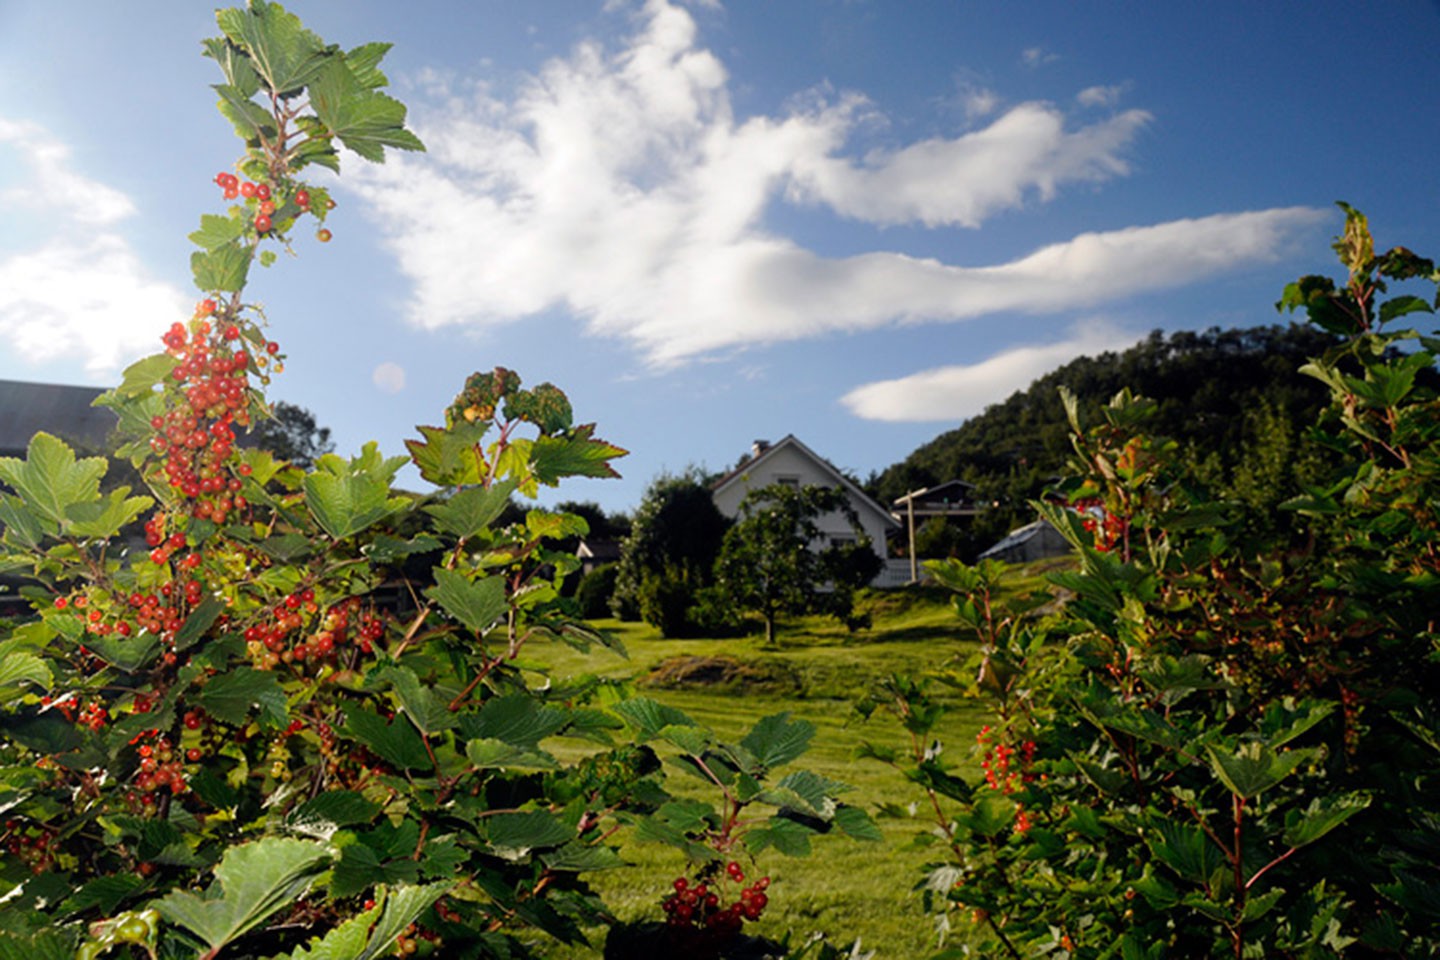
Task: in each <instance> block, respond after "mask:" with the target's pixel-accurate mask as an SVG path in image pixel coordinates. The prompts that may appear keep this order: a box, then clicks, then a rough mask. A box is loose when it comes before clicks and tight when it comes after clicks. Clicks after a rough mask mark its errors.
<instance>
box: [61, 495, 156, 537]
mask: <svg viewBox="0 0 1440 960" xmlns="http://www.w3.org/2000/svg"><path fill="white" fill-rule="evenodd" d="M154 504H155V501H154V500H153V499H152V498H150V497H132V496H130V488H129V487H117V488H116V489H114V490H111V491H110V494H109V496H102V497H101V498H100V499H99V500H92V501H90V502H89V503H77V504H73V505H71V506H70V507H68V508H66V510H65V519H66V521H67V523H66V527H67V529H68V530H69V531H70V533H71V534H73V535H75V536H77V537H86V538H88V539H92V540H108V539H110V538H111V537H113V536H115V535H116V534H118V533H119V532H120V530H121V528H123V527H124V526H125V525H126V524H129V523H130V522H131V521H133V520H134V519H135V518H136V517H138V516H140V514H142V513H144V512H145V511H146V510H148V509H150V507H152V506H153V505H154Z"/></svg>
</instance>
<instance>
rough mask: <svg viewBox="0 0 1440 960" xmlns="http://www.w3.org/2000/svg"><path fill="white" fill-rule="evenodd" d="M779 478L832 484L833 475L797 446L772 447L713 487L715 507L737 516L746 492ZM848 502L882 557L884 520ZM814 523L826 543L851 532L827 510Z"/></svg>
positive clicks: (841, 517) (798, 483)
mask: <svg viewBox="0 0 1440 960" xmlns="http://www.w3.org/2000/svg"><path fill="white" fill-rule="evenodd" d="M781 481H785V482H790V481H794V482H795V484H796V486H801V487H805V486H820V487H833V486H835V480H834V477H833V476H832V475H831V474H830V473H829V472H828V471H826V470H825V469H824V468H823V467H821V466H820V465H819V464H817V463H816V462H815V461H814V460H812V459H811V458H810V457H808V456H806V455H805V454H804V453H803V452H801V451H800V450H798V449H796V448H795V447H792V446H783V447H775V448H772V449H771V450H770V451H769V452H768V453H767V454H766V455H765V457H764V458H763V460H761V462H760V463H759V464H757V465H756V466H755V468H754V469H750V468H744V469H742V472H741V475H740V476H738V477H736V478H735V481H734V482H733V483H730V484H728V485H726V486H725V487H724V488H722V489H720V490H717V491H715V495H714V496H715V507H716V509H718V510H719V511H720V512H721V513H723V514H725V516H727V517H730V518H731V519H734V518H735V517H737V516H739V514H740V501H741V500H743V499H745V495H746V494H747V493H749V492H750V491H751V490H758V489H760V488H762V487H768V486H770V484H772V483H779V482H781ZM852 506H853V507H854V508H855V513H856V515H857V517H858V518H859V520H860V526H861V528H862V529H863V530H864V531H865V533H866V535H867V536H868V537H869V538H870V544H871V546H872V547H873V548H874V550H875V553H876V554H877V555H878V556H880V557H881V558H882V559H883V558H884V556H885V532H886V529H887V525H886V523H885V520H884V519H882V518H881V517H879V516H877V515H876V514H875V511H874V510H872V509H869V508H868V507H866V506H865V505H864V504H862V503H859V502H854V503H852ZM816 525H817V526H818V527H819V528H820V532H821V534H822V535H823V536H824V537H825V538H826V542H827V545H828V542H829V538H831V537H843V538H846V539H849V538H851V537H853V536H854V535H855V533H854V530H853V529H852V528H851V526H850V521H849V520H847V519H846V518H845V516H844V515H843V514H841V513H827V514H825V515H823V516H821V517H819V518H817V519H816Z"/></svg>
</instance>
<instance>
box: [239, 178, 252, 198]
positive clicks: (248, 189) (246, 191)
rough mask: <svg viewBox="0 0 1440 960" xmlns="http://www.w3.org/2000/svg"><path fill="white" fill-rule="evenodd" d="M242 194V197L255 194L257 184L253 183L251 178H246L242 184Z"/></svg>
mask: <svg viewBox="0 0 1440 960" xmlns="http://www.w3.org/2000/svg"><path fill="white" fill-rule="evenodd" d="M240 195H241V196H242V197H253V196H255V184H253V183H251V182H250V181H249V180H246V181H245V182H244V183H242V184H240Z"/></svg>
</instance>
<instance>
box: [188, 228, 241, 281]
mask: <svg viewBox="0 0 1440 960" xmlns="http://www.w3.org/2000/svg"><path fill="white" fill-rule="evenodd" d="M190 273H191V274H192V275H193V276H194V278H195V286H197V287H199V288H200V289H201V290H203V291H205V292H206V293H211V292H215V291H220V292H224V293H237V292H239V291H240V290H243V289H244V288H245V279H246V277H247V276H249V273H250V250H249V248H247V247H244V246H241V244H240V242H239V241H238V240H234V241H231V242H230V243H227V244H224V245H223V246H219V247H216V248H215V249H214V250H196V251H195V252H194V253H192V254H190Z"/></svg>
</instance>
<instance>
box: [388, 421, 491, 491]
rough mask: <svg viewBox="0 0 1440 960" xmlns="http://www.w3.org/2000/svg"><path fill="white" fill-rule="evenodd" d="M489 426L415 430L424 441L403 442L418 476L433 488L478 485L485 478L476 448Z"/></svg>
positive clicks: (483, 461)
mask: <svg viewBox="0 0 1440 960" xmlns="http://www.w3.org/2000/svg"><path fill="white" fill-rule="evenodd" d="M488 428H489V425H488V424H487V423H485V422H483V421H481V422H476V423H464V422H462V423H458V424H456V425H455V426H454V427H450V428H448V429H447V428H441V427H418V428H417V429H418V430H419V431H420V434H421V436H423V437H424V438H425V439H424V441H420V440H406V441H405V447H406V449H408V450H409V451H410V459H411V461H412V462H413V463H414V464H415V466H416V467H417V468H418V469H419V470H420V476H422V477H424V478H425V479H426V480H428V481H430V482H431V483H433V484H436V485H437V486H442V487H460V486H468V485H470V484H476V483H479V482H480V481H481V480H483V479H484V478H485V476H486V472H485V460H484V457H483V455H482V454H481V452H480V450H479V449H478V444H479V443H480V441H481V439H482V438H483V437H484V436H485V431H486V430H487V429H488Z"/></svg>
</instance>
